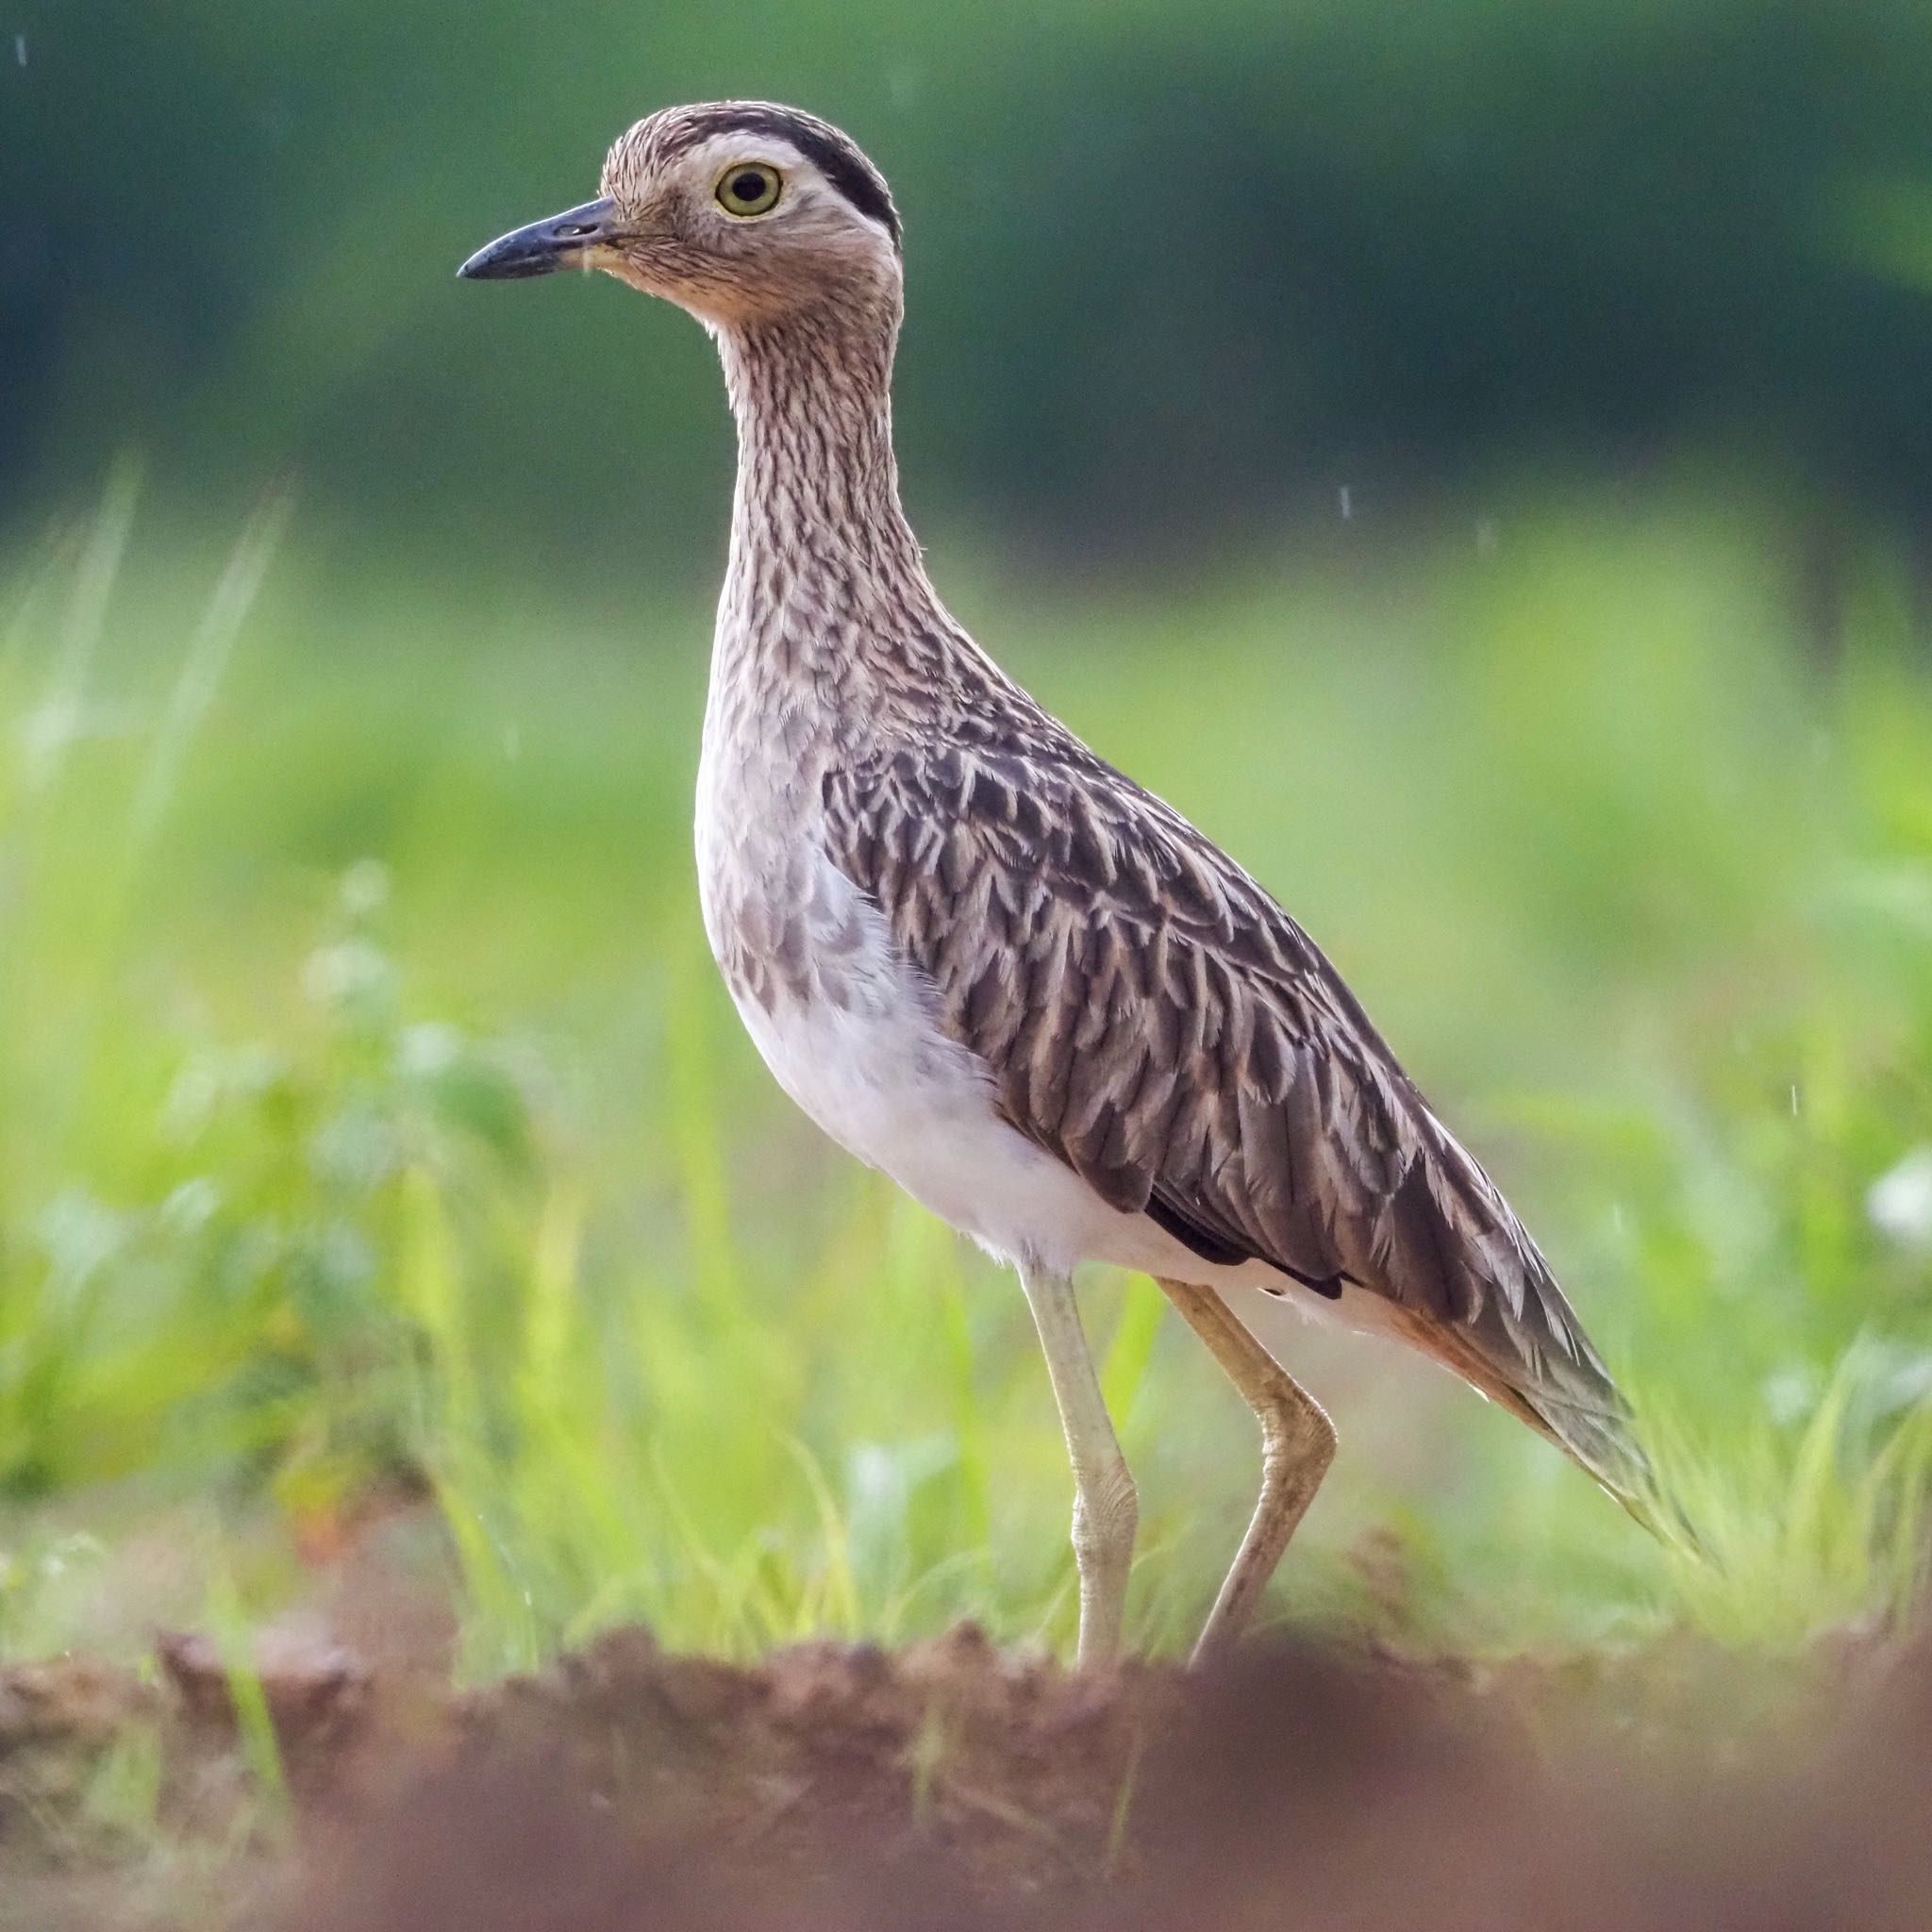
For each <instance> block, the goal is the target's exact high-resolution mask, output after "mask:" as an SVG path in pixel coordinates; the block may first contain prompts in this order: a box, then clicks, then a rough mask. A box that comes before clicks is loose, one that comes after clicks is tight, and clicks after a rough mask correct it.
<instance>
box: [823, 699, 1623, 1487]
mask: <svg viewBox="0 0 1932 1932" xmlns="http://www.w3.org/2000/svg"><path fill="white" fill-rule="evenodd" d="M1028 739H1029V741H1028V742H1027V743H1026V745H1025V749H1024V753H1023V752H1022V751H1020V750H1018V749H1015V748H1013V747H1012V746H1010V745H1006V746H1003V745H1001V744H999V743H997V742H989V743H986V744H981V745H967V744H958V745H955V746H951V747H948V748H945V749H943V750H940V751H937V752H933V753H930V754H919V753H914V752H911V751H899V752H895V753H893V754H891V755H889V756H882V757H879V758H874V759H871V760H868V761H865V762H860V763H855V764H852V765H850V766H847V767H845V768H843V769H840V770H836V771H834V772H832V773H831V774H829V775H828V776H827V777H826V779H825V781H824V808H825V827H826V839H827V844H828V849H829V854H830V857H831V858H832V861H833V862H834V863H835V864H836V865H837V866H838V867H839V868H840V869H841V871H842V872H843V873H844V874H846V875H847V876H848V877H849V878H850V879H851V880H852V881H853V882H854V883H855V884H856V885H858V887H859V888H861V889H862V890H863V891H865V892H866V893H868V894H869V895H870V896H871V898H872V899H873V900H874V902H875V903H876V904H877V906H878V907H879V908H880V909H881V911H882V912H883V913H884V915H885V917H886V920H887V921H888V923H889V925H890V927H891V932H892V934H893V937H894V939H895V941H896V942H897V943H898V944H899V945H900V946H901V947H902V948H903V949H904V951H905V953H906V955H907V957H908V958H909V959H911V960H912V961H913V962H915V963H916V964H917V966H918V967H919V968H920V969H921V970H922V971H923V972H924V974H925V975H926V977H927V978H928V979H929V980H930V982H931V984H932V987H933V991H934V994H935V997H936V1000H937V1005H938V1013H939V1018H940V1021H941V1024H942V1025H943V1026H944V1027H945V1028H946V1030H947V1031H948V1032H949V1033H950V1034H951V1035H952V1036H953V1037H954V1038H955V1039H957V1040H958V1041H961V1042H963V1043H964V1044H965V1045H967V1046H969V1047H970V1048H972V1050H973V1051H974V1053H976V1054H977V1055H979V1056H980V1058H982V1059H984V1060H985V1062H986V1063H987V1065H988V1066H989V1067H990V1068H991V1070H992V1074H993V1077H994V1080H995V1082H996V1083H997V1088H998V1092H999V1098H1000V1104H1001V1107H1002V1108H1003V1110H1004V1111H1005V1113H1006V1115H1007V1117H1008V1119H1009V1120H1010V1121H1011V1122H1012V1124H1014V1126H1016V1127H1017V1128H1018V1129H1019V1130H1020V1131H1021V1132H1022V1133H1024V1134H1025V1135H1027V1136H1028V1137H1029V1138H1030V1139H1031V1140H1033V1141H1036V1142H1038V1143H1039V1144H1040V1145H1041V1147H1043V1148H1046V1149H1048V1150H1050V1151H1051V1152H1052V1153H1053V1154H1055V1155H1057V1156H1058V1158H1061V1159H1062V1160H1064V1161H1066V1162H1067V1164H1068V1165H1069V1166H1070V1167H1072V1168H1073V1169H1074V1171H1075V1172H1076V1173H1077V1174H1080V1175H1081V1176H1082V1177H1083V1178H1084V1179H1085V1180H1086V1181H1087V1182H1088V1183H1089V1184H1090V1185H1091V1187H1092V1188H1093V1189H1094V1191H1096V1192H1097V1193H1099V1194H1100V1195H1101V1196H1102V1198H1103V1199H1105V1200H1106V1201H1108V1203H1110V1204H1111V1205H1112V1206H1113V1207H1115V1208H1119V1209H1121V1210H1122V1211H1123V1212H1127V1213H1139V1212H1146V1213H1149V1214H1151V1215H1152V1216H1153V1218H1154V1219H1155V1220H1156V1221H1157V1222H1158V1223H1159V1224H1161V1225H1162V1226H1164V1227H1166V1228H1167V1229H1168V1230H1169V1232H1170V1233H1172V1234H1173V1235H1174V1238H1175V1239H1176V1240H1178V1241H1181V1242H1182V1243H1183V1244H1184V1245H1186V1246H1188V1247H1189V1248H1191V1249H1192V1250H1193V1251H1194V1252H1196V1253H1198V1254H1201V1255H1203V1256H1204V1257H1207V1258H1208V1259H1209V1260H1212V1261H1217V1262H1222V1263H1233V1262H1236V1261H1241V1260H1245V1259H1248V1258H1256V1259H1259V1260H1262V1261H1264V1262H1267V1263H1269V1264H1271V1265H1272V1266H1273V1267H1274V1268H1276V1269H1278V1270H1280V1271H1281V1272H1282V1273H1283V1274H1287V1275H1289V1276H1291V1277H1293V1278H1294V1279H1295V1280H1297V1281H1300V1282H1302V1283H1303V1284H1305V1285H1306V1286H1307V1287H1309V1288H1311V1289H1314V1290H1315V1291H1318V1292H1320V1293H1324V1294H1328V1295H1339V1294H1341V1293H1342V1292H1344V1291H1346V1289H1347V1288H1348V1286H1349V1285H1350V1284H1353V1285H1354V1286H1355V1288H1356V1289H1357V1290H1359V1291H1368V1292H1370V1293H1373V1294H1376V1295H1379V1296H1382V1297H1384V1298H1386V1299H1387V1300H1388V1301H1389V1302H1390V1303H1391V1304H1393V1311H1392V1313H1393V1319H1394V1325H1396V1326H1397V1327H1398V1328H1400V1329H1402V1330H1403V1331H1404V1332H1406V1333H1407V1335H1408V1336H1409V1339H1410V1340H1411V1341H1414V1342H1415V1343H1416V1345H1417V1346H1419V1347H1421V1348H1424V1350H1426V1351H1427V1352H1429V1353H1431V1354H1434V1355H1435V1356H1437V1357H1439V1358H1441V1359H1442V1360H1444V1361H1445V1362H1447V1363H1448V1364H1449V1365H1450V1366H1452V1367H1454V1368H1455V1369H1457V1372H1458V1373H1460V1374H1463V1375H1464V1376H1465V1377H1466V1378H1467V1379H1469V1380H1470V1381H1472V1382H1474V1384H1475V1385H1476V1386H1477V1387H1478V1388H1480V1389H1482V1390H1483V1391H1485V1392H1486V1393H1488V1394H1491V1395H1492V1396H1494V1397H1496V1398H1497V1399H1498V1400H1500V1401H1503V1402H1505V1403H1506V1404H1507V1406H1508V1407H1511V1408H1512V1409H1514V1410H1515V1411H1516V1412H1517V1413H1518V1414H1521V1415H1523V1416H1524V1418H1525V1420H1528V1421H1530V1422H1531V1423H1532V1424H1535V1425H1536V1426H1538V1427H1539V1428H1541V1429H1542V1430H1543V1431H1544V1432H1545V1433H1547V1434H1550V1435H1552V1436H1554V1437H1555V1438H1556V1439H1557V1440H1558V1441H1560V1442H1562V1443H1563V1444H1564V1446H1565V1447H1567V1448H1569V1449H1570V1450H1571V1451H1572V1453H1574V1454H1575V1455H1576V1456H1577V1457H1579V1459H1580V1460H1582V1461H1583V1462H1584V1463H1585V1464H1586V1466H1587V1467H1589V1468H1590V1469H1591V1471H1592V1473H1593V1474H1596V1475H1598V1476H1599V1478H1600V1479H1602V1480H1604V1481H1606V1482H1607V1484H1608V1485H1609V1486H1610V1487H1612V1488H1613V1489H1615V1490H1617V1491H1620V1492H1626V1491H1629V1490H1630V1489H1631V1488H1633V1487H1634V1484H1635V1478H1636V1475H1637V1474H1638V1473H1639V1472H1640V1471H1641V1460H1640V1459H1639V1458H1638V1457H1637V1455H1636V1452H1635V1450H1634V1448H1633V1447H1632V1446H1631V1444H1630V1442H1629V1441H1628V1438H1627V1434H1626V1432H1625V1430H1624V1426H1623V1423H1622V1417H1623V1413H1624V1410H1623V1405H1622V1402H1621V1400H1620V1398H1619V1397H1618V1395H1617V1393H1616V1391H1615V1390H1614V1388H1613V1387H1612V1385H1611V1383H1610V1381H1609V1378H1608V1376H1607V1374H1606V1372H1605V1370H1604V1367H1603V1364H1602V1363H1601V1362H1600V1361H1599V1360H1598V1358H1597V1357H1596V1356H1595V1354H1594V1353H1593V1352H1592V1350H1591V1346H1590V1344H1589V1342H1588V1341H1587V1340H1586V1339H1585V1337H1584V1335H1583V1333H1582V1330H1581V1328H1580V1326H1579V1325H1578V1324H1577V1322H1576V1319H1575V1317H1574V1314H1573V1313H1572V1312H1571V1309H1570V1307H1569V1305H1568V1304H1567V1303H1566V1302H1565V1300H1564V1298H1563V1295H1562V1292H1561V1291H1560V1290H1559V1289H1558V1288H1557V1283H1556V1281H1555V1280H1554V1278H1553V1277H1552V1275H1551V1274H1550V1271H1549V1269H1548V1267H1547V1265H1546V1264H1545V1263H1544V1261H1543V1258H1542V1257H1541V1254H1540V1253H1539V1252H1538V1251H1537V1248H1536V1246H1535V1244H1534V1242H1533V1241H1531V1240H1530V1238H1529V1236H1528V1234H1527V1233H1526V1232H1525V1231H1524V1227H1523V1226H1522V1224H1521V1223H1519V1222H1518V1221H1517V1219H1516V1217H1515V1216H1514V1214H1512V1213H1511V1212H1510V1210H1509V1208H1508V1207H1507V1204H1506V1203H1505V1202H1504V1200H1503V1198H1502V1196H1501V1195H1500V1194H1499V1193H1498V1192H1497V1191H1496V1189H1495V1188H1494V1187H1493V1186H1492V1185H1491V1182H1490V1180H1489V1178H1488V1176H1487V1175H1485V1174H1484V1173H1483V1172H1482V1170H1481V1168H1480V1167H1478V1166H1477V1164H1476V1163H1475V1161H1474V1159H1473V1158H1471V1157H1470V1156H1469V1155H1468V1154H1467V1153H1466V1152H1465V1151H1464V1150H1463V1149H1462V1147H1461V1146H1460V1145H1459V1144H1458V1143H1457V1141H1455V1140H1454V1139H1453V1138H1452V1137H1451V1136H1450V1135H1449V1133H1448V1132H1447V1130H1446V1129H1445V1128H1443V1127H1442V1125H1441V1123H1440V1122H1439V1121H1437V1119H1436V1117H1435V1115H1434V1114H1433V1113H1431V1112H1430V1110H1429V1108H1428V1107H1427V1105H1426V1103H1425V1102H1424V1099H1423V1097H1422V1095H1421V1094H1420V1092H1418V1091H1417V1090H1416V1088H1415V1086H1414V1084H1413V1083H1412V1082H1411V1081H1410V1080H1409V1079H1408V1077H1407V1074H1404V1073H1403V1071H1402V1069H1401V1068H1400V1066H1399V1065H1398V1064H1397V1063H1396V1061H1395V1058H1394V1057H1393V1056H1392V1055H1391V1053H1390V1051H1389V1049H1388V1047H1387V1046H1386V1045H1385V1044H1384V1043H1383V1041H1382V1040H1381V1039H1380V1037H1379V1036H1378V1035H1377V1034H1376V1032H1375V1030H1374V1026H1373V1025H1371V1024H1370V1023H1369V1021H1368V1019H1367V1017H1366V1016H1365V1015H1364V1014H1363V1012H1362V1010H1361V1008H1360V1007H1359V1006H1358V1005H1357V1002H1356V1000H1355V998H1354V996H1353V995H1352V994H1351V993H1350V992H1349V991H1348V990H1347V988H1346V987H1345V986H1344V985H1343V984H1342V982H1341V978H1340V976H1339V975H1338V974H1336V973H1335V971H1334V969H1333V968H1332V967H1331V966H1330V965H1329V964H1328V962H1327V960H1326V959H1325V958H1324V957H1323V956H1322V954H1321V952H1320V951H1319V950H1318V949H1317V947H1316V946H1315V945H1314V943H1313V941H1310V940H1309V939H1308V937H1307V934H1305V933H1304V932H1303V931H1302V929H1301V928H1300V927H1299V926H1298V925H1297V924H1295V923H1294V921H1293V920H1291V918H1290V917H1289V916H1288V914H1287V913H1285V912H1284V911H1283V910H1282V909H1281V908H1279V907H1278V906H1276V905H1275V904H1274V901H1273V900H1272V899H1271V898H1270V897H1269V896H1268V894H1267V893H1266V892H1265V891H1262V890H1261V888H1260V887H1259V886H1257V884H1256V883H1255V881H1254V880H1253V879H1251V878H1250V877H1249V876H1248V875H1247V874H1245V873H1244V872H1242V871H1241V869H1240V868H1239V867H1238V866H1236V865H1235V864H1234V863H1233V861H1232V860H1230V859H1228V858H1226V857H1225V856H1224V854H1223V853H1221V852H1220V851H1218V850H1217V849H1216V848H1215V847H1214V846H1213V845H1211V844H1210V843H1209V842H1208V841H1207V840H1206V839H1204V838H1203V837H1202V836H1201V835H1200V834H1199V833H1198V832H1196V831H1195V830H1194V829H1193V827H1191V825H1189V824H1187V822H1186V821H1185V820H1183V819H1182V818H1180V817H1179V815H1178V814H1177V813H1175V812H1174V811H1173V810H1172V809H1171V808H1169V807H1167V806H1166V805H1164V804H1162V803H1161V802H1160V801H1159V800H1158V799H1156V798H1154V797H1153V796H1152V795H1151V794H1149V793H1147V792H1145V791H1142V790H1141V788H1139V787H1138V786H1136V785H1134V784H1133V783H1132V781H1131V780H1129V779H1127V778H1125V777H1124V776H1123V775H1122V774H1119V773H1117V772H1115V771H1114V770H1113V769H1112V768H1111V767H1109V766H1108V765H1106V764H1104V763H1103V762H1102V761H1101V760H1100V759H1098V758H1095V757H1093V755H1092V754H1091V753H1090V752H1088V751H1087V750H1086V749H1085V747H1083V746H1081V745H1080V744H1079V743H1078V741H1075V740H1073V739H1072V738H1071V737H1066V738H1061V737H1059V736H1058V732H1057V727H1054V726H1052V724H1051V722H1050V721H1048V720H1046V719H1045V718H1044V716H1043V714H1042V715H1041V717H1040V719H1039V721H1038V724H1037V725H1036V729H1035V732H1031V733H1029V734H1028Z"/></svg>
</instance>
